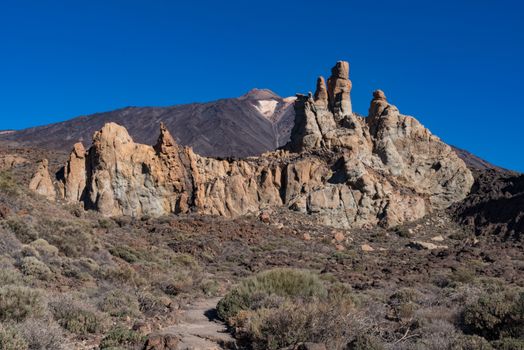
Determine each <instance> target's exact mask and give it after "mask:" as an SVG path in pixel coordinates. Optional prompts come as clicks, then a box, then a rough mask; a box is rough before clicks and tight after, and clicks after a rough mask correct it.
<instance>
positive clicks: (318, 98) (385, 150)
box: [60, 62, 473, 227]
mask: <svg viewBox="0 0 524 350" xmlns="http://www.w3.org/2000/svg"><path fill="white" fill-rule="evenodd" d="M350 90H351V81H350V80H349V64H348V63H347V62H338V63H337V64H336V66H335V67H334V68H333V69H332V74H331V77H330V78H329V79H328V83H327V86H326V84H325V82H324V79H323V78H322V77H320V78H319V79H318V81H317V91H316V92H315V94H314V95H311V94H310V95H309V96H304V95H297V100H296V101H295V112H296V117H295V126H294V128H293V132H292V137H291V141H290V142H289V143H288V145H286V146H285V147H284V148H283V149H280V150H277V151H274V152H269V153H266V154H264V155H262V156H260V157H251V158H245V159H241V160H224V159H216V158H208V157H202V156H199V155H197V154H195V153H194V152H193V151H192V149H191V148H188V147H181V146H179V145H178V144H177V143H176V142H175V140H174V139H173V137H172V136H171V135H170V133H169V131H168V130H167V128H166V127H165V126H164V125H161V126H160V136H159V138H158V141H157V143H156V145H155V146H148V145H143V144H138V143H135V142H134V141H133V140H132V139H131V137H130V136H129V134H128V133H127V130H126V129H125V128H124V127H122V126H119V125H117V124H115V123H108V124H106V125H105V126H104V127H103V128H102V129H101V130H100V131H98V132H97V133H96V134H95V136H94V139H93V146H92V147H91V148H90V149H89V151H88V152H87V153H85V152H84V151H83V147H81V146H80V145H75V148H74V150H73V152H72V154H71V156H70V159H69V161H68V163H67V165H66V167H65V169H64V179H63V180H62V181H61V186H62V187H63V190H62V191H61V192H60V193H61V194H62V197H63V198H64V199H66V200H67V201H77V200H80V201H81V202H83V203H84V205H85V207H86V208H91V209H96V210H98V211H100V212H101V213H102V214H104V215H108V216H117V215H131V216H140V215H155V216H157V215H162V214H166V213H188V212H196V213H200V214H211V215H222V216H227V217H234V216H238V215H244V214H248V213H259V212H261V211H263V210H266V209H268V208H288V209H290V210H295V211H299V212H303V213H305V214H309V215H312V216H313V217H314V218H316V219H318V221H319V222H321V223H324V224H327V225H332V226H339V227H360V226H365V225H375V224H380V225H383V226H394V225H398V224H400V223H402V222H405V221H409V220H415V219H418V218H420V217H422V216H424V215H425V214H427V213H429V212H431V211H432V210H435V209H441V208H445V207H447V206H449V205H450V204H452V203H453V202H456V201H458V200H461V199H463V198H464V197H465V196H466V195H467V193H468V192H469V190H470V188H471V185H472V183H473V178H472V175H471V173H470V171H469V170H468V169H467V167H466V165H465V164H464V162H463V161H462V160H460V159H459V158H458V157H457V155H456V154H455V153H454V152H453V151H452V150H451V148H450V147H449V146H448V145H446V144H444V143H443V142H441V141H440V140H439V139H438V138H437V137H436V136H433V135H432V134H431V133H430V132H429V131H428V130H427V129H425V128H424V127H423V126H422V125H421V124H420V123H419V122H418V121H417V120H415V119H414V118H412V117H408V116H404V115H401V114H400V113H399V111H398V109H397V108H396V107H395V106H393V105H391V104H389V103H388V102H387V99H386V97H385V95H384V93H383V92H382V91H380V90H377V91H375V92H374V94H373V100H372V101H371V105H370V108H369V115H368V117H367V118H363V117H360V116H358V115H356V114H354V113H353V112H352V109H351V100H350ZM225 142H226V140H225ZM84 184H85V185H84Z"/></svg>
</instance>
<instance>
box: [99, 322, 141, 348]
mask: <svg viewBox="0 0 524 350" xmlns="http://www.w3.org/2000/svg"><path fill="white" fill-rule="evenodd" d="M145 340H146V337H144V336H142V335H141V334H139V333H138V332H135V331H133V330H131V329H127V328H125V327H122V326H117V327H114V328H112V329H111V330H110V331H109V332H108V333H107V334H106V335H105V336H104V338H103V339H102V341H101V342H100V347H99V348H100V349H108V350H109V349H126V350H139V349H142V347H143V344H144V342H145Z"/></svg>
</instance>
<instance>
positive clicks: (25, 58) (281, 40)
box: [0, 0, 524, 171]
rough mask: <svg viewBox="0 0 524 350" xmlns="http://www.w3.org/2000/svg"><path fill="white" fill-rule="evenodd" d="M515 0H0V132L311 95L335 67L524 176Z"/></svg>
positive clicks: (523, 10) (361, 103)
mask: <svg viewBox="0 0 524 350" xmlns="http://www.w3.org/2000/svg"><path fill="white" fill-rule="evenodd" d="M523 17H524V4H523V2H522V1H517V0H497V1H495V0H489V1H488V0H462V1H460V0H454V1H451V0H441V1H430V0H426V1H406V0H396V1H386V0H374V1H361V0H359V1H353V0H346V1H322V2H321V1H318V0H317V1H308V0H304V1H272V0H269V1H263V2H253V1H184V2H182V1H181V2H178V1H161V0H148V1H144V0H105V1H99V0H90V1H82V0H75V1H52V0H46V1H41V0H38V1H37V0H34V1H27V0H2V1H1V2H0V35H1V37H0V38H1V41H0V67H1V68H0V72H1V75H0V102H1V104H0V120H1V123H0V129H11V128H14V129H20V128H25V127H29V126H34V125H41V124H47V123H51V122H56V121H61V120H65V119H69V118H72V117H75V116H78V115H84V114H90V113H94V112H100V111H107V110H111V109H116V108H120V107H124V106H129V105H133V106H145V105H150V106H152V105H155V106H156V105H173V104H179V103H188V102H196V101H209V100H214V99H218V98H223V97H233V96H239V95H242V94H244V93H245V92H247V91H248V90H250V89H251V88H254V87H258V88H269V89H272V90H273V91H275V92H276V93H278V94H280V95H282V96H289V95H294V94H295V93H296V92H307V91H309V90H313V89H314V86H315V78H316V76H317V75H320V74H322V75H328V74H329V69H330V67H331V66H332V65H333V64H334V63H335V62H336V61H337V60H341V59H343V60H348V61H350V64H351V80H352V81H353V91H352V98H353V105H354V108H355V110H356V111H358V112H360V113H366V112H367V108H368V105H369V101H370V98H371V92H372V91H373V90H374V89H377V88H380V89H383V90H384V91H385V92H386V95H387V96H388V98H389V100H390V102H392V103H393V104H395V105H397V106H398V107H399V109H400V111H401V112H402V113H404V114H409V115H414V116H416V117H417V118H418V119H419V120H420V121H421V122H422V123H423V124H425V125H426V126H427V127H429V128H430V130H432V132H433V133H435V134H436V135H438V136H440V137H441V138H442V139H443V140H444V141H446V142H448V143H450V144H453V145H456V146H459V147H461V148H465V149H468V150H470V151H471V152H473V153H475V154H477V155H479V156H481V157H483V158H485V159H487V160H489V161H491V162H494V163H495V164H498V165H501V166H504V167H507V168H511V169H516V170H520V171H524V113H523V112H522V108H521V107H520V104H521V103H522V101H523V97H522V96H524V84H523V82H524V67H523V66H524V57H523V56H524V24H523V23H524V21H523V20H522V18H523Z"/></svg>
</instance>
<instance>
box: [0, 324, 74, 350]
mask: <svg viewBox="0 0 524 350" xmlns="http://www.w3.org/2000/svg"><path fill="white" fill-rule="evenodd" d="M18 329H19V330H20V333H21V334H22V336H23V337H24V339H25V341H26V343H27V345H28V348H29V350H47V349H53V350H60V349H63V348H64V346H63V343H64V335H63V332H62V330H61V329H60V327H59V326H58V325H57V324H56V323H54V322H49V321H48V320H37V319H28V320H26V321H25V322H24V323H22V324H21V325H19V326H18ZM0 349H1V347H0Z"/></svg>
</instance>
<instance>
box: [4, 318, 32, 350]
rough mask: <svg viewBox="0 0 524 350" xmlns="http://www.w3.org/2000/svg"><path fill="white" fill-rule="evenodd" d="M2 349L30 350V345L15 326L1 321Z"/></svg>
mask: <svg viewBox="0 0 524 350" xmlns="http://www.w3.org/2000/svg"><path fill="white" fill-rule="evenodd" d="M0 349H2V350H28V347H27V343H26V342H25V340H24V338H22V335H21V334H20V333H19V332H18V331H17V330H16V329H15V328H14V327H12V326H8V325H3V324H1V323H0Z"/></svg>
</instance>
